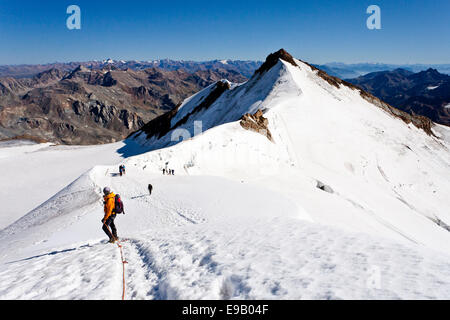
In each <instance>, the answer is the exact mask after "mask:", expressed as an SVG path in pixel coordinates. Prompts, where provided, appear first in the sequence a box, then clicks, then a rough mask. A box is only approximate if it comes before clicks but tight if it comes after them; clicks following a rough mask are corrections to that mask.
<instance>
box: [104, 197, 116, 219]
mask: <svg viewBox="0 0 450 320" xmlns="http://www.w3.org/2000/svg"><path fill="white" fill-rule="evenodd" d="M115 196H116V195H115V194H114V193H112V192H111V193H110V194H108V195H106V196H104V197H103V199H104V200H105V206H104V211H105V216H104V217H103V219H104V220H106V219H108V218H109V216H110V215H112V214H114V212H113V210H114V204H115V200H114V197H115Z"/></svg>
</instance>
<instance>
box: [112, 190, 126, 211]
mask: <svg viewBox="0 0 450 320" xmlns="http://www.w3.org/2000/svg"><path fill="white" fill-rule="evenodd" d="M114 212H115V213H123V214H125V212H124V211H123V202H122V199H120V195H118V194H116V196H115V197H114Z"/></svg>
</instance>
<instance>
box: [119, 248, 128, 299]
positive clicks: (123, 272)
mask: <svg viewBox="0 0 450 320" xmlns="http://www.w3.org/2000/svg"><path fill="white" fill-rule="evenodd" d="M117 246H118V247H119V249H120V258H121V259H122V300H125V264H126V263H128V262H127V261H126V260H124V259H123V251H122V245H121V244H120V242H119V241H117Z"/></svg>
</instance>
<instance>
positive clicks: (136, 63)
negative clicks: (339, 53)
mask: <svg viewBox="0 0 450 320" xmlns="http://www.w3.org/2000/svg"><path fill="white" fill-rule="evenodd" d="M262 63H263V61H259V60H231V59H215V60H209V61H191V60H172V59H154V60H146V61H143V60H114V59H103V60H91V61H79V62H52V63H44V64H17V65H0V77H15V78H26V77H32V76H35V75H37V74H38V73H40V72H43V71H46V70H49V69H59V70H61V71H69V70H73V69H74V68H76V67H78V66H79V65H81V66H84V67H86V68H89V69H102V68H104V67H106V66H114V67H115V68H119V69H127V68H130V69H133V70H143V69H146V68H160V69H163V70H178V69H181V68H183V69H185V70H186V71H188V72H195V71H198V70H207V69H217V68H223V69H226V70H234V71H237V72H240V73H241V74H242V75H243V76H245V77H247V78H249V77H250V76H251V75H252V74H253V72H254V71H255V70H256V69H257V68H258V67H259V66H260V65H261V64H262ZM312 64H313V65H314V66H316V67H318V68H320V69H322V70H324V71H326V72H327V73H328V74H330V75H332V76H336V77H339V78H341V79H348V78H356V77H359V76H362V75H365V74H367V73H371V72H377V71H391V70H395V69H398V68H402V69H406V70H409V71H411V72H420V71H424V70H427V69H429V68H433V69H436V70H438V71H439V72H440V73H444V74H450V63H441V64H432V63H431V64H423V63H416V64H389V63H378V62H375V63H342V62H329V63H321V64H314V63H312Z"/></svg>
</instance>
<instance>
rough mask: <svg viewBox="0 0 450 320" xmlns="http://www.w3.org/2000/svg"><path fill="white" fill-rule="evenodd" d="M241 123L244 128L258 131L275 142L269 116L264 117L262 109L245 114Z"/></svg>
mask: <svg viewBox="0 0 450 320" xmlns="http://www.w3.org/2000/svg"><path fill="white" fill-rule="evenodd" d="M239 123H240V125H241V127H242V128H244V129H246V130H252V131H255V132H258V133H260V134H262V135H263V136H265V137H267V139H269V140H270V141H272V142H273V140H272V134H271V133H270V130H269V127H268V126H269V120H268V119H267V118H264V116H263V112H262V111H261V110H258V111H256V112H255V113H254V114H249V113H246V114H244V115H243V116H242V118H241V121H240V122H239Z"/></svg>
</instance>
